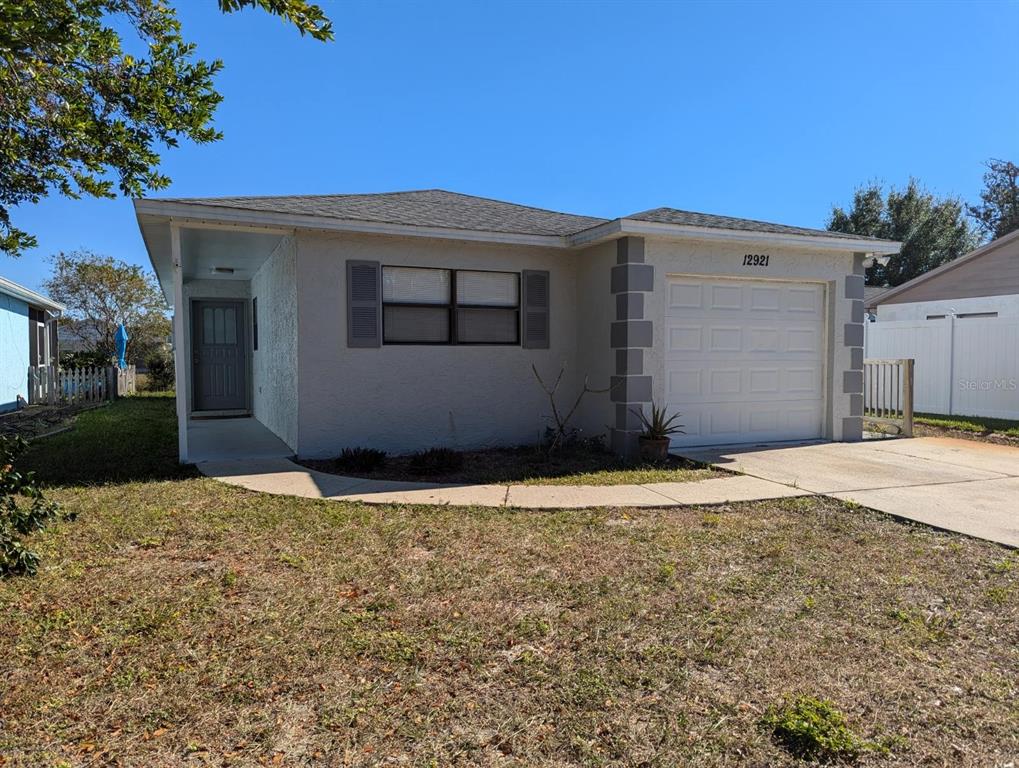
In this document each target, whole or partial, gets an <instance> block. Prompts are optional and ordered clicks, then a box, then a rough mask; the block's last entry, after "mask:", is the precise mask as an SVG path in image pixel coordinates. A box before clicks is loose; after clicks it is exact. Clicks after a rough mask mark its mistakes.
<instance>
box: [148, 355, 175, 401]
mask: <svg viewBox="0 0 1019 768" xmlns="http://www.w3.org/2000/svg"><path fill="white" fill-rule="evenodd" d="M145 368H146V369H147V375H148V377H149V378H148V385H147V389H149V390H150V391H152V392H165V391H167V390H169V389H173V387H174V374H173V358H172V357H171V356H170V353H169V352H163V351H158V352H153V353H152V354H151V355H149V356H148V357H146V358H145Z"/></svg>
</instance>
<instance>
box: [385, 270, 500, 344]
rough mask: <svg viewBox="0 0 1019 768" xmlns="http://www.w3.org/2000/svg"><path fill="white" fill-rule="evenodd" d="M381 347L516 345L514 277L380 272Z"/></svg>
mask: <svg viewBox="0 0 1019 768" xmlns="http://www.w3.org/2000/svg"><path fill="white" fill-rule="evenodd" d="M382 338H383V341H384V342H385V343H386V344H519V343H520V275H519V274H517V273H516V272H488V271H481V270H467V269H458V270H453V269H426V268H420V267H383V268H382Z"/></svg>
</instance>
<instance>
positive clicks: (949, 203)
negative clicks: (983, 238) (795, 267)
mask: <svg viewBox="0 0 1019 768" xmlns="http://www.w3.org/2000/svg"><path fill="white" fill-rule="evenodd" d="M828 230H829V231H831V232H845V233H847V234H851V235H868V236H871V237H880V238H883V239H886V240H898V241H900V242H901V243H902V251H901V252H900V253H899V255H898V256H893V257H892V258H891V259H890V260H889V262H888V265H887V266H881V265H880V264H875V265H874V266H872V267H870V268H869V269H868V270H867V281H866V282H867V285H879V286H892V287H894V286H896V285H901V284H902V283H905V282H906V281H908V280H912V279H913V278H914V277H916V276H917V275H922V274H923V273H924V272H929V271H930V270H932V269H934V268H935V267H939V266H941V265H942V264H944V263H945V262H948V261H951V260H952V259H956V258H958V257H959V256H962V255H963V254H964V253H967V252H968V251H971V250H972V249H973V248H975V247H976V246H977V243H978V238H977V236H976V234H975V233H974V232H973V230H972V229H971V228H970V225H969V222H968V221H967V220H966V216H965V211H964V207H963V203H962V201H960V200H958V199H956V198H951V197H949V198H943V199H939V198H936V197H935V196H934V195H933V194H931V193H930V192H928V191H927V190H925V189H923V188H922V187H921V186H920V184H919V182H917V181H916V179H910V180H909V184H907V185H906V188H905V189H902V190H899V189H895V188H892V189H891V190H889V192H888V194H887V195H885V194H884V190H882V188H881V186H880V185H878V184H870V185H868V186H865V187H861V188H859V189H857V190H856V193H855V194H854V195H853V205H852V206H851V207H850V208H849V210H844V209H842V208H840V207H838V206H834V207H833V208H832V212H831V218H830V219H829V220H828Z"/></svg>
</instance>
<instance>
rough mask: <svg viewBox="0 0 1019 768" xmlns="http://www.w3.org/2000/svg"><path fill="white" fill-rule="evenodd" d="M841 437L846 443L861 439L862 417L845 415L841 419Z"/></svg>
mask: <svg viewBox="0 0 1019 768" xmlns="http://www.w3.org/2000/svg"><path fill="white" fill-rule="evenodd" d="M842 439H843V440H845V441H846V442H847V443H858V442H860V441H861V440H863V419H861V418H860V417H859V416H846V417H845V418H844V419H842Z"/></svg>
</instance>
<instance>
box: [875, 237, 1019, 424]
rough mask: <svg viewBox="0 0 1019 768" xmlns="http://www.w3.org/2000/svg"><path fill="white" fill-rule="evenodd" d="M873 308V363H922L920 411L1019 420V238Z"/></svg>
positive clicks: (879, 299)
mask: <svg viewBox="0 0 1019 768" xmlns="http://www.w3.org/2000/svg"><path fill="white" fill-rule="evenodd" d="M873 304H874V307H875V309H876V314H877V322H876V323H871V324H869V325H868V326H867V357H875V358H913V359H914V360H916V370H915V377H914V381H915V398H914V400H915V407H916V410H917V411H920V412H926V413H936V414H958V415H964V416H990V417H995V418H1003V419H1019V231H1016V232H1012V233H1010V234H1008V235H1005V236H1004V237H1001V238H998V239H997V240H995V241H993V242H990V243H987V244H986V245H983V246H981V247H980V248H977V249H976V250H973V251H971V252H970V253H967V254H966V255H965V256H961V257H959V258H958V259H956V260H955V261H950V262H949V263H947V264H944V265H942V266H941V267H938V268H937V269H934V270H931V271H930V272H927V273H925V274H923V275H920V276H919V277H916V278H914V279H912V280H910V281H909V282H907V283H903V284H902V285H900V286H897V287H895V288H890V289H888V290H886V291H884V292H883V293H881V294H880V295H878V296H876V297H875V298H874V299H873Z"/></svg>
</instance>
